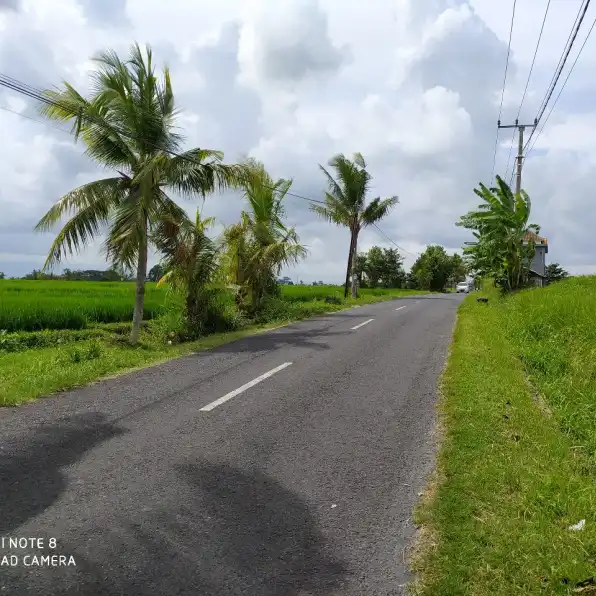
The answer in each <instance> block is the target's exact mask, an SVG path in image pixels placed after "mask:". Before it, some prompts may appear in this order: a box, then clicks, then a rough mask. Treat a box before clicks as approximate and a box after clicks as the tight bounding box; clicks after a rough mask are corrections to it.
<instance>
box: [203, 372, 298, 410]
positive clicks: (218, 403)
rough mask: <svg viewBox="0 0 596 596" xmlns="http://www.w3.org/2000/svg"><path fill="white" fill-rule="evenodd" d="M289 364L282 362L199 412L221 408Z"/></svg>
mask: <svg viewBox="0 0 596 596" xmlns="http://www.w3.org/2000/svg"><path fill="white" fill-rule="evenodd" d="M290 364H292V363H291V362H284V363H283V364H280V365H279V366H276V367H275V368H272V369H271V370H270V371H268V372H266V373H263V374H262V375H261V376H259V377H257V378H256V379H253V380H252V381H249V382H248V383H246V384H244V385H242V387H238V389H234V391H230V393H226V394H225V395H224V396H223V397H220V398H219V399H216V400H215V401H212V402H211V403H210V404H208V405H206V406H205V407H203V408H201V410H200V411H201V412H210V411H211V410H213V409H214V408H217V406H221V404H225V403H226V402H227V401H228V400H230V399H232V398H233V397H236V396H237V395H240V394H241V393H243V392H244V391H246V390H247V389H250V388H251V387H254V386H255V385H258V384H259V383H260V382H261V381H264V380H265V379H268V378H269V377H272V376H273V375H274V374H275V373H278V372H279V371H280V370H283V369H284V368H287V367H288V366H290Z"/></svg>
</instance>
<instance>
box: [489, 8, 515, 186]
mask: <svg viewBox="0 0 596 596" xmlns="http://www.w3.org/2000/svg"><path fill="white" fill-rule="evenodd" d="M516 4H517V0H513V10H512V11H511V25H510V27H509V43H508V44H507V58H506V59H505V74H504V75H503V88H502V89H501V104H500V105H499V117H498V118H497V135H496V138H495V150H494V153H493V170H492V174H491V176H490V178H491V180H492V179H493V178H494V176H495V166H496V164H497V148H498V146H499V123H500V121H501V114H502V113H503V99H504V97H505V86H506V83H507V70H508V69H509V56H510V54H511V38H512V36H513V22H514V21H515V6H516Z"/></svg>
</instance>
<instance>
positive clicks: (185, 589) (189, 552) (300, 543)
mask: <svg viewBox="0 0 596 596" xmlns="http://www.w3.org/2000/svg"><path fill="white" fill-rule="evenodd" d="M170 480H171V481H172V482H173V483H174V484H175V486H173V487H172V488H171V490H170V491H169V492H167V494H165V495H160V499H161V502H162V504H160V506H159V507H158V508H156V509H153V510H152V511H151V512H150V513H148V514H147V513H145V514H143V513H142V512H138V513H137V514H135V515H134V516H133V518H132V519H131V518H130V517H128V518H126V519H122V520H121V521H122V525H118V526H117V528H113V527H110V525H109V523H107V520H102V526H101V527H99V526H96V527H97V532H94V534H95V536H94V539H93V543H94V544H97V545H101V546H100V547H99V552H94V550H93V547H92V546H90V545H89V542H88V537H87V536H81V537H80V539H77V542H76V543H71V544H69V545H68V546H65V548H64V550H66V551H69V552H71V553H74V556H75V557H76V560H77V570H76V573H68V571H66V572H63V573H61V572H60V570H57V569H53V570H50V571H51V573H50V572H48V573H47V574H40V575H38V576H37V577H36V579H35V578H33V577H32V576H31V575H29V577H27V572H26V571H25V573H21V572H19V571H18V570H10V573H9V575H7V576H6V577H5V578H3V580H4V582H0V583H5V584H7V587H8V588H9V592H8V593H10V594H15V595H19V596H20V595H21V594H28V593H38V594H42V593H43V594H53V595H60V594H62V595H68V596H74V595H75V594H81V595H85V596H87V595H89V596H91V595H95V594H101V595H102V596H110V595H116V594H118V595H124V594H126V595H128V594H131V595H132V594H135V595H139V596H149V595H151V596H171V595H172V594H177V595H188V596H190V595H193V596H195V595H196V596H237V595H240V594H245V595H247V596H298V595H303V594H308V595H310V596H328V595H330V594H334V593H337V592H336V590H341V587H342V583H343V582H344V581H345V579H346V578H347V576H348V570H347V568H346V566H345V564H344V563H343V562H342V561H339V560H337V559H336V558H335V557H334V555H333V550H334V549H333V546H332V545H330V544H326V543H325V539H324V537H323V536H322V534H321V533H320V531H319V529H318V528H317V524H316V521H315V520H314V519H313V517H312V514H311V513H310V511H309V509H308V506H307V504H306V503H305V502H304V501H303V500H302V499H301V498H300V497H298V496H297V495H296V494H294V493H292V492H291V491H289V490H288V489H286V488H285V487H283V486H282V485H280V484H279V483H278V482H276V481H275V480H273V479H272V478H270V477H268V476H266V475H265V474H263V473H261V472H258V471H253V472H249V471H245V470H240V469H237V468H234V467H231V466H228V465H218V464H211V463H207V462H199V463H193V464H187V463H185V464H182V465H179V466H176V467H175V469H174V473H173V474H172V475H171V477H170ZM115 506H117V504H115ZM97 521H98V520H97ZM9 576H10V581H8V582H7V581H6V580H8V579H9Z"/></svg>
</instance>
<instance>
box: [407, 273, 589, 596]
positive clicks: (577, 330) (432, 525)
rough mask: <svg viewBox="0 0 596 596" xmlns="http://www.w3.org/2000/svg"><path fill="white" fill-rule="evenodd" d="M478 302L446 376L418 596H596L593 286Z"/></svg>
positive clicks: (423, 519)
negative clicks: (594, 582)
mask: <svg viewBox="0 0 596 596" xmlns="http://www.w3.org/2000/svg"><path fill="white" fill-rule="evenodd" d="M477 296H478V294H474V295H472V296H470V297H469V298H467V300H466V301H465V302H464V303H463V304H462V306H461V307H460V311H459V317H458V322H457V327H456V331H455V338H454V343H453V346H452V352H451V355H450V358H449V362H448V365H447V368H446V371H445V373H444V375H443V383H442V390H443V396H442V402H441V417H442V424H441V426H442V428H443V429H444V437H443V444H442V447H441V450H440V453H439V458H438V472H437V476H436V478H435V479H434V481H433V483H431V486H430V487H429V491H428V495H427V496H426V497H425V500H424V502H423V504H422V505H421V506H420V508H419V511H418V512H417V521H418V522H419V523H421V524H422V531H421V535H420V541H419V547H420V550H419V552H418V553H417V555H415V557H414V563H413V568H414V570H415V571H417V572H418V573H419V576H418V578H419V581H418V584H417V585H416V586H415V588H414V590H413V591H414V592H415V593H417V594H424V595H429V596H430V595H431V594H432V596H439V595H444V596H457V595H464V594H465V595H475V596H484V595H487V596H488V595H489V594H490V595H491V596H501V595H502V596H510V595H512V594H516V595H517V594H520V595H529V594H575V593H595V594H596V586H590V585H587V586H583V587H582V585H581V584H580V585H578V582H582V581H583V580H586V579H588V578H590V577H591V576H593V575H594V574H595V571H596V482H595V481H596V413H595V405H596V359H595V357H594V356H595V355H596V278H584V279H581V278H580V279H577V278H576V279H571V280H568V281H565V282H561V283H558V284H553V285H551V286H549V287H547V288H544V289H539V288H536V289H533V290H527V291H524V292H521V293H519V294H517V295H515V296H511V297H509V298H507V299H505V300H501V299H499V298H498V296H497V295H495V294H492V295H491V296H490V301H489V303H488V304H479V303H477V302H476V301H475V298H476V297H477ZM582 519H584V520H585V528H584V529H583V530H580V531H571V530H570V529H569V526H570V525H572V524H576V523H577V522H579V521H580V520H582ZM589 590H592V592H588V591H589Z"/></svg>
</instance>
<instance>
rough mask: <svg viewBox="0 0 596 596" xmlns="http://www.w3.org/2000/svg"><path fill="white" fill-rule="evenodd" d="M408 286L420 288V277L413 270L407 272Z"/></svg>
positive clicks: (408, 287)
mask: <svg viewBox="0 0 596 596" xmlns="http://www.w3.org/2000/svg"><path fill="white" fill-rule="evenodd" d="M406 288H407V289H408V290H419V289H420V286H419V285H418V279H417V277H416V275H414V273H413V272H412V271H408V273H407V274H406Z"/></svg>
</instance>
